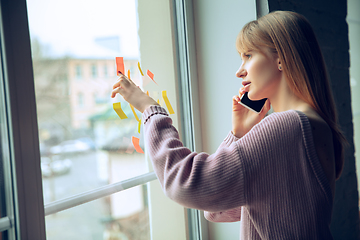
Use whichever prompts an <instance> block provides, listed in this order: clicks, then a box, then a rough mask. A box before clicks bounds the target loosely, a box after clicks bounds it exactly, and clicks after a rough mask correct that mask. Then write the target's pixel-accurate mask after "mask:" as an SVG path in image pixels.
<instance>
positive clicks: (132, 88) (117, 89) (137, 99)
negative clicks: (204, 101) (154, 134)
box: [111, 73, 159, 113]
mask: <svg viewBox="0 0 360 240" xmlns="http://www.w3.org/2000/svg"><path fill="white" fill-rule="evenodd" d="M119 77H120V78H119V79H118V81H117V82H116V83H115V84H114V86H113V90H112V92H111V97H112V98H114V97H115V95H116V94H117V93H119V94H120V95H121V96H123V97H124V99H125V101H127V102H128V103H130V104H131V105H133V106H134V107H135V108H136V109H137V110H139V111H140V112H141V113H143V112H144V111H145V109H146V108H148V107H149V106H151V105H159V104H158V103H157V102H156V101H155V100H154V99H153V98H151V97H150V96H148V95H147V94H146V93H144V92H143V91H142V90H141V89H140V88H139V87H138V86H136V85H135V83H134V82H133V81H131V80H130V79H129V78H127V77H126V76H125V75H124V74H122V73H119Z"/></svg>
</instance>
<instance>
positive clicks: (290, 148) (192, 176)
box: [143, 106, 333, 240]
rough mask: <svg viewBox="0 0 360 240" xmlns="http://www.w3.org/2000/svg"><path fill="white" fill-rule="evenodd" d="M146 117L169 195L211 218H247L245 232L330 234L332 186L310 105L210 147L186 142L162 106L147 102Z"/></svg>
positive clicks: (254, 235)
mask: <svg viewBox="0 0 360 240" xmlns="http://www.w3.org/2000/svg"><path fill="white" fill-rule="evenodd" d="M143 121H144V129H145V142H146V150H147V152H148V153H149V156H150V158H151V160H152V163H153V166H154V169H155V172H156V174H157V176H158V179H159V181H160V183H161V185H162V187H163V190H164V192H165V194H166V195H167V196H168V197H169V198H171V199H173V200H174V201H176V202H178V203H179V204H181V205H183V206H185V207H188V208H195V209H200V210H204V211H205V217H206V218H207V219H208V220H209V221H214V222H233V221H239V220H240V219H241V228H240V234H241V239H282V240H283V239H321V240H322V239H332V236H331V233H330V228H329V225H330V221H331V213H332V204H333V203H332V202H333V198H332V193H331V189H330V185H329V182H328V180H327V178H326V176H325V173H324V171H323V169H322V166H321V164H320V162H319V159H318V157H317V153H316V150H315V146H314V143H313V137H312V132H311V126H310V123H309V120H308V118H307V117H306V115H305V114H304V113H302V112H298V111H294V110H289V111H286V112H281V113H272V114H270V115H269V116H268V117H266V118H264V119H263V120H262V121H261V122H260V123H258V124H257V125H255V126H254V127H253V128H252V129H251V130H250V131H249V132H248V133H247V134H246V135H245V136H243V137H242V138H240V139H239V138H236V137H235V136H234V135H233V134H231V132H230V133H229V134H228V136H227V137H226V138H225V140H224V141H223V143H222V144H221V145H220V147H219V148H218V150H217V151H216V152H215V153H214V154H211V155H210V154H207V153H196V152H191V151H190V150H189V149H188V148H186V147H184V146H183V144H182V143H181V141H180V140H179V134H178V132H177V130H176V129H175V128H174V127H173V125H172V120H171V118H170V117H169V116H168V115H167V113H166V110H165V109H164V108H162V107H159V106H151V107H149V108H148V109H146V110H145V111H144V113H143Z"/></svg>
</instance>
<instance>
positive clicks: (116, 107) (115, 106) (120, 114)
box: [113, 102, 128, 119]
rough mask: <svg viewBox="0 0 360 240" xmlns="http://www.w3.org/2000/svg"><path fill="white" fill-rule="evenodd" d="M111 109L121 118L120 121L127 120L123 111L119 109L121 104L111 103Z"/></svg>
mask: <svg viewBox="0 0 360 240" xmlns="http://www.w3.org/2000/svg"><path fill="white" fill-rule="evenodd" d="M113 108H114V110H115V112H116V113H117V115H118V116H119V117H120V118H121V119H126V118H128V117H127V116H126V114H125V113H124V111H123V110H122V109H121V104H120V102H118V103H113Z"/></svg>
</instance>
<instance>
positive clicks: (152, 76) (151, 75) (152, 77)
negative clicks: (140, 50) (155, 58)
mask: <svg viewBox="0 0 360 240" xmlns="http://www.w3.org/2000/svg"><path fill="white" fill-rule="evenodd" d="M146 74H147V75H148V76H149V78H151V80H153V81H154V74H153V73H152V72H150V70H149V69H148V70H147V72H146ZM154 83H156V82H155V81H154ZM156 84H157V83H156Z"/></svg>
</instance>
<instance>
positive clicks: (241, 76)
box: [235, 66, 246, 78]
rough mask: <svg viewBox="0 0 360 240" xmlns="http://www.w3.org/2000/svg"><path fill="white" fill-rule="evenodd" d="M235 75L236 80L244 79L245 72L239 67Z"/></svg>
mask: <svg viewBox="0 0 360 240" xmlns="http://www.w3.org/2000/svg"><path fill="white" fill-rule="evenodd" d="M235 75H236V77H238V78H244V77H245V76H246V70H245V69H244V68H243V67H242V66H240V68H239V69H238V70H237V72H236V74H235Z"/></svg>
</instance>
